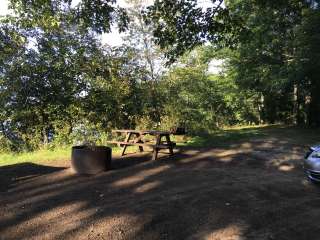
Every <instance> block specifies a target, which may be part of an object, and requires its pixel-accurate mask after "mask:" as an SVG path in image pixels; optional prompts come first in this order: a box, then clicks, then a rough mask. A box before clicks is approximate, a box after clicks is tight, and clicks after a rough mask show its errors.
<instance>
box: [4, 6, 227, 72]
mask: <svg viewBox="0 0 320 240" xmlns="http://www.w3.org/2000/svg"><path fill="white" fill-rule="evenodd" d="M79 1H81V0H72V5H76V4H77V3H78V2H79ZM144 2H145V4H146V5H149V4H152V2H153V0H144ZM198 4H199V6H201V7H202V8H204V9H205V8H209V7H212V6H213V4H212V1H211V0H199V1H198ZM117 5H119V6H120V7H124V8H127V7H130V4H128V3H127V2H126V0H117ZM9 13H10V12H9V11H8V0H0V16H1V15H2V16H3V15H6V14H9ZM122 36H123V34H119V32H118V30H117V29H116V28H115V27H112V31H111V33H107V34H102V35H101V41H102V43H103V44H108V45H110V46H120V45H121V44H122ZM221 65H222V62H221V61H219V60H212V61H211V63H210V64H209V72H210V73H214V74H218V73H219V72H220V71H221Z"/></svg>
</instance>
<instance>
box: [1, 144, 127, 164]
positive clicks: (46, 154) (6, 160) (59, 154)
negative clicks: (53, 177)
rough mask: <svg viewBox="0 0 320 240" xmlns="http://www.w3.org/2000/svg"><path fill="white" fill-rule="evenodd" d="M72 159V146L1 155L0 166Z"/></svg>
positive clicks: (117, 149) (116, 151) (114, 151)
mask: <svg viewBox="0 0 320 240" xmlns="http://www.w3.org/2000/svg"><path fill="white" fill-rule="evenodd" d="M120 151H121V149H120V148H118V147H114V148H112V152H113V153H114V154H118V153H119V152H120ZM128 151H132V147H128ZM70 157H71V146H70V147H61V148H55V149H53V150H50V149H41V150H37V151H33V152H23V153H0V166H6V165H13V164H18V163H24V162H30V163H41V164H48V163H50V162H57V161H66V160H70Z"/></svg>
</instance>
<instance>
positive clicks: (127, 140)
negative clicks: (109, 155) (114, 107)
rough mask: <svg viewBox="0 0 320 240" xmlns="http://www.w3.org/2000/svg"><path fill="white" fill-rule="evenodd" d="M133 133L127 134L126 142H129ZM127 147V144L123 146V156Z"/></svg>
mask: <svg viewBox="0 0 320 240" xmlns="http://www.w3.org/2000/svg"><path fill="white" fill-rule="evenodd" d="M131 135H132V133H127V136H126V140H125V142H129V140H130V137H131ZM126 149H127V145H124V146H123V148H122V153H121V156H123V155H124V153H125V151H126Z"/></svg>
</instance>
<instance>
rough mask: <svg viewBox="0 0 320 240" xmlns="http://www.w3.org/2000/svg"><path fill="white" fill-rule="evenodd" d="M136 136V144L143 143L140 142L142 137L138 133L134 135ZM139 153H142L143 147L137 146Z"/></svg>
mask: <svg viewBox="0 0 320 240" xmlns="http://www.w3.org/2000/svg"><path fill="white" fill-rule="evenodd" d="M136 136H137V143H143V141H142V139H141V138H142V135H141V134H140V133H136ZM139 151H140V152H143V146H139Z"/></svg>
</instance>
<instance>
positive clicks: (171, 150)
mask: <svg viewBox="0 0 320 240" xmlns="http://www.w3.org/2000/svg"><path fill="white" fill-rule="evenodd" d="M166 141H167V144H168V146H169V152H170V155H173V146H172V142H171V140H170V136H169V135H166Z"/></svg>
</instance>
